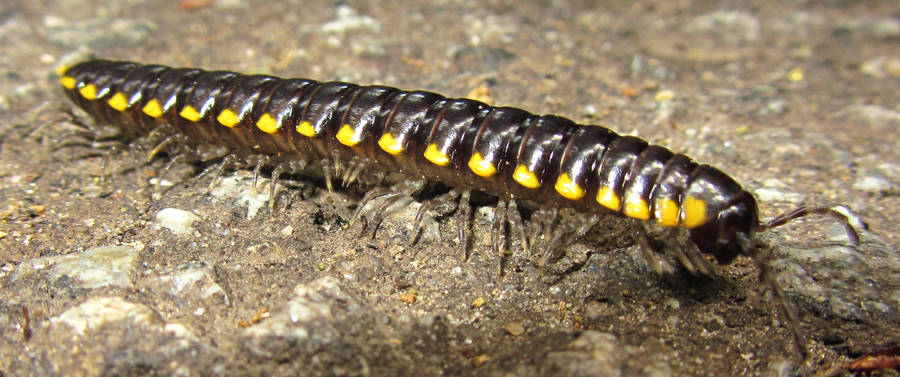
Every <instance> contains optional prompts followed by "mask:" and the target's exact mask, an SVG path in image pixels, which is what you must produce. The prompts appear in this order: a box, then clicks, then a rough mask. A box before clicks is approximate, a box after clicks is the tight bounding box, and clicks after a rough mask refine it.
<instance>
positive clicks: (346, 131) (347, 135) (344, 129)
mask: <svg viewBox="0 0 900 377" xmlns="http://www.w3.org/2000/svg"><path fill="white" fill-rule="evenodd" d="M334 138H335V139H337V141H339V142H340V143H341V144H344V145H346V146H348V147H352V146H354V145H356V144H359V141H360V140H359V137H358V136H356V131H355V130H353V127H350V125H349V124H345V125H343V126H341V129H340V130H338V133H337V135H334Z"/></svg>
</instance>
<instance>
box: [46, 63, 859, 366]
mask: <svg viewBox="0 0 900 377" xmlns="http://www.w3.org/2000/svg"><path fill="white" fill-rule="evenodd" d="M57 73H58V75H59V77H60V79H59V82H60V85H61V86H62V89H63V91H64V93H65V95H66V96H67V97H68V98H69V99H71V101H72V102H73V103H74V104H75V105H76V106H78V107H80V108H81V109H83V110H84V111H85V112H86V113H87V114H89V115H90V116H91V117H93V118H94V120H95V121H96V122H97V123H102V124H107V125H112V126H113V127H115V128H116V129H117V130H118V133H117V135H116V137H117V138H119V140H123V141H125V142H127V141H130V140H134V139H136V138H139V137H147V136H155V135H162V136H158V137H157V142H158V144H157V145H156V147H155V148H153V151H154V152H156V151H159V150H163V149H164V150H167V151H169V152H170V155H173V156H176V157H173V158H172V159H171V160H172V162H173V163H174V162H176V161H187V160H191V159H194V160H203V161H216V162H215V163H214V164H211V165H210V166H215V167H217V168H218V169H219V171H221V170H222V169H224V168H225V166H227V165H229V164H231V165H240V164H244V165H252V166H254V167H255V169H254V170H255V172H256V174H255V175H254V178H255V177H256V176H257V174H258V172H259V170H260V168H261V167H263V166H267V167H270V168H271V177H272V180H273V181H276V180H277V179H278V177H279V176H281V175H283V174H287V173H291V172H295V171H298V170H302V169H306V168H308V167H309V166H315V167H316V168H317V169H319V170H321V171H322V173H323V175H324V177H325V181H326V184H327V186H328V189H329V190H331V189H332V184H331V180H332V178H334V177H337V176H340V177H341V178H343V181H344V183H345V184H348V183H352V182H354V181H359V182H361V183H362V182H373V181H375V182H377V181H379V180H381V179H383V177H384V175H385V174H386V173H398V174H400V175H402V176H403V177H405V179H403V180H401V181H400V182H399V183H397V184H394V185H392V186H390V187H386V188H378V189H373V190H370V191H368V192H367V193H366V194H365V195H364V196H363V198H362V199H361V203H360V205H359V207H358V209H357V211H359V209H361V208H363V207H364V204H365V203H369V202H371V201H373V200H374V199H377V198H381V199H382V200H383V204H381V205H379V206H377V207H378V208H376V209H375V210H374V211H375V212H376V213H377V212H379V211H383V210H384V209H385V208H386V207H387V206H388V205H389V204H390V203H395V202H396V201H397V200H399V198H401V197H407V196H409V195H410V194H413V193H416V192H417V191H419V190H422V187H423V185H424V183H423V182H439V183H441V184H444V185H447V186H448V187H452V188H453V190H451V193H453V194H454V195H451V196H453V198H454V200H457V199H458V200H459V202H460V205H459V212H461V213H462V215H461V218H465V217H466V216H468V215H469V213H468V211H469V203H468V201H469V197H470V193H471V192H480V193H486V194H488V195H491V196H494V197H496V198H498V203H497V205H496V206H495V208H494V214H495V215H494V220H493V221H494V223H493V226H492V229H491V239H492V245H493V248H494V250H498V249H500V248H501V245H500V243H501V242H503V241H502V239H503V237H502V236H501V235H499V233H502V230H501V228H503V227H504V226H506V225H507V224H508V225H509V226H510V229H514V228H515V229H519V234H520V238H521V244H522V246H523V247H526V248H527V247H528V246H529V244H530V243H534V241H533V240H529V239H528V237H527V236H526V234H525V231H524V230H523V229H524V226H523V222H526V223H527V222H528V221H527V219H523V217H522V214H521V211H520V209H519V207H520V206H522V205H523V204H522V203H537V205H538V206H539V207H541V208H550V209H551V210H556V209H568V210H571V211H574V212H576V213H578V214H581V215H582V216H583V218H584V219H585V220H583V221H581V222H579V223H577V224H574V225H570V226H569V227H568V231H566V232H556V234H554V235H552V236H551V237H548V238H549V239H550V241H549V242H547V243H548V245H547V246H546V247H545V250H546V252H545V254H544V255H545V256H546V255H550V254H552V253H553V252H552V251H551V250H554V249H555V248H556V246H558V245H560V244H564V243H565V242H567V240H571V239H572V238H577V237H579V236H582V235H583V234H584V233H585V232H586V230H587V229H590V227H591V226H592V225H593V224H594V223H595V222H596V219H597V218H598V217H599V216H606V215H613V216H619V217H622V218H625V219H627V221H631V222H632V223H634V224H637V226H638V229H640V227H639V226H640V225H641V224H648V223H654V224H656V225H655V226H659V227H661V228H663V229H665V230H670V231H673V232H685V233H686V234H687V238H688V240H687V242H685V244H686V245H684V247H685V248H690V249H693V250H696V251H697V252H696V253H681V252H679V255H680V256H681V257H680V259H679V260H680V261H681V262H682V263H683V264H684V265H685V266H686V267H690V268H696V269H698V270H702V266H703V265H704V262H705V261H706V259H705V258H703V256H704V255H705V256H707V257H709V259H714V260H715V261H716V262H718V263H719V264H728V263H731V262H732V261H733V260H734V259H735V258H736V257H737V256H738V255H744V256H747V257H750V258H752V260H753V261H755V265H756V266H757V267H758V269H759V273H760V280H761V281H762V282H763V283H764V284H766V285H767V286H768V288H769V289H770V290H772V291H773V292H774V294H775V296H776V297H777V299H778V302H779V303H780V304H779V306H780V309H781V311H782V313H783V314H784V315H785V316H786V317H787V318H788V320H789V321H788V322H789V323H790V324H791V325H790V326H789V329H790V331H791V332H792V335H793V337H794V340H795V344H796V345H797V347H798V349H800V350H801V351H802V352H804V353H805V346H803V343H804V340H803V338H802V334H800V332H799V330H798V329H797V328H798V325H797V321H798V320H797V318H796V314H794V313H795V312H794V310H793V309H792V308H791V307H790V305H789V303H787V300H786V299H785V298H784V295H783V293H782V292H781V289H780V288H779V286H778V284H777V283H776V282H775V279H774V278H773V273H772V272H770V268H769V265H768V263H767V259H766V255H765V253H764V252H762V251H761V250H763V247H762V246H761V241H759V237H758V235H759V234H760V233H762V232H765V231H767V230H769V229H772V228H775V227H778V226H781V225H784V224H786V223H789V222H791V221H793V220H795V219H798V218H801V217H804V216H807V215H811V214H815V215H824V216H829V217H832V218H834V219H835V220H836V221H838V222H839V223H841V224H842V225H843V226H844V227H845V228H846V232H847V234H848V238H849V240H850V242H851V243H852V244H853V245H857V244H858V242H859V236H858V234H857V232H856V230H855V229H854V227H853V226H852V225H851V224H850V222H849V219H848V217H847V216H846V215H844V214H843V213H841V212H840V211H837V210H835V209H833V208H831V207H800V208H797V209H795V210H792V211H789V212H787V213H784V214H782V215H778V216H776V217H774V218H773V219H771V220H769V221H765V222H763V221H760V216H759V209H758V204H757V201H756V199H755V198H754V196H753V195H752V194H751V193H750V192H749V191H747V190H745V189H744V188H743V187H742V186H741V185H740V184H739V183H737V182H736V180H734V179H733V178H731V177H730V176H729V175H727V174H726V173H724V172H722V171H721V170H719V169H717V168H715V167H713V166H710V165H706V164H701V163H698V162H695V161H694V160H693V159H692V158H690V157H688V156H686V155H684V154H680V153H675V152H673V151H671V150H670V149H668V148H666V147H664V146H660V145H654V144H651V143H649V142H647V141H645V140H643V139H641V138H638V137H635V136H626V135H620V134H618V133H616V132H614V131H612V130H611V129H609V128H607V127H604V126H600V125H586V124H578V123H576V122H574V121H572V120H569V119H567V118H564V117H560V116H556V115H536V114H533V113H530V112H528V111H526V110H522V109H518V108H513V107H495V106H490V105H487V104H485V103H482V102H479V101H477V100H473V99H467V98H448V97H444V96H442V95H439V94H436V93H432V92H429V91H422V90H412V91H408V90H401V89H397V88H394V87H390V86H381V85H357V84H351V83H347V82H340V81H331V82H320V81H315V80H310V79H303V78H293V79H282V78H277V77H273V76H268V75H243V74H239V73H235V72H228V71H206V70H202V69H196V68H172V67H167V66H163V65H152V64H140V63H134V62H125V61H110V60H90V61H86V62H82V63H78V64H75V65H72V66H69V67H63V68H60V69H59V70H58V72H57ZM201 146H213V147H215V148H213V149H214V150H217V151H218V152H217V153H214V154H213V155H209V154H205V153H201V152H198V151H200V150H206V149H209V148H205V149H204V148H200V147H201ZM274 187H275V183H274V182H273V184H272V185H270V189H271V190H274ZM270 200H271V199H270ZM433 205H434V203H432V202H426V203H424V204H423V205H422V207H421V209H420V212H419V214H418V215H417V218H416V222H417V223H418V222H420V221H421V218H422V213H423V212H424V210H425V209H427V208H430V207H433ZM535 222H539V221H537V220H534V219H532V221H531V223H535ZM419 225H420V224H419ZM464 228H465V227H463V226H460V232H459V233H460V239H464V238H466V237H467V234H466V231H465V230H464ZM638 233H640V232H638ZM638 239H639V241H642V242H640V243H641V245H642V248H643V249H649V248H652V246H650V245H649V243H648V242H646V234H642V236H641V237H638ZM645 254H649V253H645ZM692 256H693V257H692ZM543 259H546V258H542V260H543Z"/></svg>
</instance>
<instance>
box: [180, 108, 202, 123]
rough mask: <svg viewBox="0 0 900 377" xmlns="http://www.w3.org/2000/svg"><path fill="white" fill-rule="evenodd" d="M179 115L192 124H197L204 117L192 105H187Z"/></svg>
mask: <svg viewBox="0 0 900 377" xmlns="http://www.w3.org/2000/svg"><path fill="white" fill-rule="evenodd" d="M178 115H181V117H182V118H184V119H187V120H189V121H191V122H196V121H198V120H200V118H203V115H200V112H199V111H197V109H195V108H194V107H193V106H191V105H187V106H185V107H184V108H183V109H181V112H180V113H178Z"/></svg>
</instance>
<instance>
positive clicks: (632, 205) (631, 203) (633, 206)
mask: <svg viewBox="0 0 900 377" xmlns="http://www.w3.org/2000/svg"><path fill="white" fill-rule="evenodd" d="M622 213H624V214H625V216H628V217H630V218H632V219H638V220H649V219H650V206H648V205H647V202H646V201H645V200H644V199H643V198H641V194H638V193H635V192H633V193H630V194H628V196H626V197H625V208H624V209H623V210H622Z"/></svg>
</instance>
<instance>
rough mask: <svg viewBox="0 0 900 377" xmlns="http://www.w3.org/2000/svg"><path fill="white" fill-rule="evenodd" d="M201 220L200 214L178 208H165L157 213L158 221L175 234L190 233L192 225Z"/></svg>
mask: <svg viewBox="0 0 900 377" xmlns="http://www.w3.org/2000/svg"><path fill="white" fill-rule="evenodd" d="M197 221H200V216H197V215H195V214H193V213H192V212H190V211H185V210H183V209H177V208H165V209H163V210H161V211H159V212H157V213H156V223H157V224H159V226H162V227H163V228H166V229H168V230H171V231H172V232H173V233H175V234H189V233H190V232H191V225H193V224H194V223H195V222H197Z"/></svg>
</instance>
